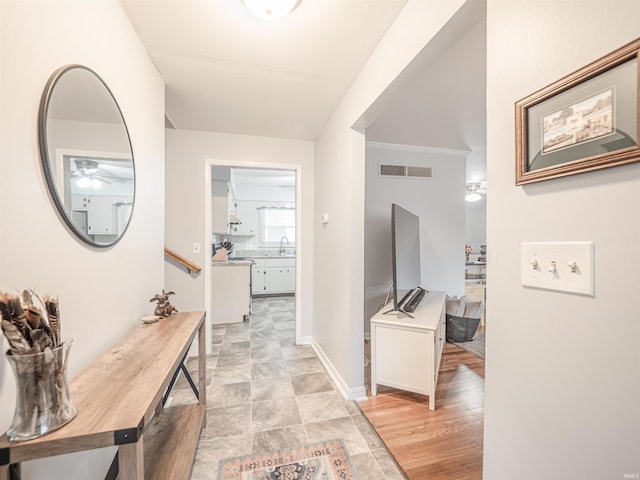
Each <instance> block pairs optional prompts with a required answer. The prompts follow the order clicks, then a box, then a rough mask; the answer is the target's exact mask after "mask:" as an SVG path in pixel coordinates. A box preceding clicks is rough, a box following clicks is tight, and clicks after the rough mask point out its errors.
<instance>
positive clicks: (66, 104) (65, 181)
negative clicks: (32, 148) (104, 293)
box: [38, 65, 135, 247]
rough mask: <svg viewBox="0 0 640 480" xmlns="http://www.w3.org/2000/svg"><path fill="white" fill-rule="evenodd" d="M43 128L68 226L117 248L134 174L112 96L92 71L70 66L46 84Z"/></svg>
mask: <svg viewBox="0 0 640 480" xmlns="http://www.w3.org/2000/svg"><path fill="white" fill-rule="evenodd" d="M38 123H39V125H38V127H39V143H40V159H41V161H42V168H43V170H44V175H45V178H46V181H47V185H48V187H49V192H50V193H51V197H52V199H53V201H54V203H55V205H56V208H57V209H58V212H59V213H60V215H61V216H62V218H63V220H64V221H65V223H66V224H67V225H68V226H69V228H70V229H71V231H72V232H73V233H74V234H76V235H77V236H78V237H79V238H81V239H82V240H83V241H85V242H87V243H88V244H90V245H94V246H96V247H109V246H111V245H113V244H115V243H116V242H117V241H118V240H119V239H120V238H121V237H122V235H123V234H124V232H125V231H126V229H127V226H128V225H129V220H130V218H131V213H132V210H133V203H134V198H135V168H134V162H133V152H132V149H131V141H130V138H129V132H128V130H127V126H126V124H125V122H124V118H123V116H122V112H121V111H120V107H118V103H117V102H116V100H115V98H114V97H113V94H112V93H111V91H110V90H109V88H108V87H107V85H106V84H105V83H104V81H103V80H102V79H101V78H100V77H99V76H98V75H97V74H96V73H95V72H94V71H92V70H91V69H89V68H87V67H84V66H81V65H66V66H64V67H61V68H59V69H58V70H57V71H55V72H54V73H53V75H52V76H51V78H50V79H49V81H48V82H47V85H46V87H45V89H44V93H43V95H42V100H41V102H40V112H39V118H38Z"/></svg>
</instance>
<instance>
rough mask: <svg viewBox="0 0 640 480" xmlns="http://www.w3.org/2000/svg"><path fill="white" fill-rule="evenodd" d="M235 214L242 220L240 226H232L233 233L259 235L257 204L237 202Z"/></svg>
mask: <svg viewBox="0 0 640 480" xmlns="http://www.w3.org/2000/svg"><path fill="white" fill-rule="evenodd" d="M235 214H236V216H237V217H238V218H239V219H240V220H241V223H239V224H238V225H232V226H231V230H232V232H231V233H235V234H236V235H257V234H258V209H257V208H256V205H255V202H243V201H242V200H238V201H236V202H235Z"/></svg>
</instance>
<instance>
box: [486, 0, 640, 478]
mask: <svg viewBox="0 0 640 480" xmlns="http://www.w3.org/2000/svg"><path fill="white" fill-rule="evenodd" d="M487 3H488V10H487V23H488V28H487V32H488V39H487V40H488V69H487V70H488V73H487V75H488V77H487V79H488V81H487V94H488V98H487V106H488V112H487V115H488V123H487V136H488V138H487V139H488V148H487V159H488V179H489V180H490V183H491V191H490V195H489V196H488V202H489V204H488V267H487V275H488V277H489V279H490V281H489V284H488V288H487V307H488V309H489V311H490V312H491V316H490V318H488V320H487V329H488V332H487V360H486V407H485V441H484V451H485V459H484V478H486V479H490V480H502V479H512V478H518V479H522V480H539V479H548V480H554V479H567V478H580V479H585V480H599V479H605V478H606V479H617V478H620V479H622V478H637V476H638V475H639V474H640V455H639V452H640V450H639V446H640V439H639V438H638V432H640V408H638V399H639V398H640V382H639V381H638V379H639V378H640V348H639V347H638V339H639V338H640V321H639V320H638V314H637V312H636V308H635V304H636V301H635V300H636V298H637V297H638V292H639V291H640V281H639V278H640V277H639V276H638V274H637V273H638V272H639V271H640V255H639V254H638V248H637V246H638V245H639V244H640V223H639V222H638V221H637V208H636V207H635V205H636V204H637V195H638V191H640V163H636V164H633V165H627V166H623V167H616V168H612V169H607V170H603V171H600V172H592V173H587V174H580V175H574V176H570V177H567V178H564V179H555V180H548V181H545V182H540V183H536V184H532V185H529V186H525V187H517V186H515V185H514V161H515V160H514V159H515V147H514V145H515V140H514V134H513V132H514V131H515V126H514V102H516V101H517V100H519V99H521V98H523V97H525V96H527V95H529V94H531V93H533V92H534V91H536V90H538V89H540V88H542V87H544V86H546V85H548V84H550V83H552V82H554V81H556V80H558V79H560V78H561V77H563V76H565V75H567V74H569V73H571V72H573V71H575V70H577V69H578V68H580V67H582V66H584V65H587V64H588V63H590V62H592V61H594V60H596V59H598V58H600V57H601V56H603V55H605V54H607V53H609V52H611V51H613V50H615V49H617V48H618V47H620V46H622V45H624V44H625V43H627V42H630V41H632V40H634V39H636V38H637V37H638V36H639V35H640V27H639V26H638V18H639V17H640V2H637V1H628V0H610V1H607V2H602V1H578V0H573V1H569V0H563V1H560V0H555V1H544V2H531V1H529V0H488V2H487ZM572 240H590V241H593V242H595V272H596V278H595V296H594V297H588V296H578V295H571V294H565V293H557V292H552V291H544V290H536V289H529V288H523V287H522V286H521V285H520V268H519V262H520V244H521V242H526V241H572ZM625 474H633V475H634V476H625Z"/></svg>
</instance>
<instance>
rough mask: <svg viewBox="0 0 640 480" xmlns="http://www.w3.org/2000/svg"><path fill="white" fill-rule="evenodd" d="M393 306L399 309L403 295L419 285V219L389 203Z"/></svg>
mask: <svg viewBox="0 0 640 480" xmlns="http://www.w3.org/2000/svg"><path fill="white" fill-rule="evenodd" d="M391 244H392V248H391V250H392V261H393V308H394V310H396V311H400V310H401V304H402V300H403V299H404V297H405V296H406V295H407V294H408V293H410V292H411V291H412V290H414V289H416V288H417V287H419V286H420V219H419V218H418V217H417V216H416V215H414V214H413V213H411V212H409V211H407V210H405V209H404V208H402V207H400V206H399V205H396V204H395V203H394V204H393V205H391Z"/></svg>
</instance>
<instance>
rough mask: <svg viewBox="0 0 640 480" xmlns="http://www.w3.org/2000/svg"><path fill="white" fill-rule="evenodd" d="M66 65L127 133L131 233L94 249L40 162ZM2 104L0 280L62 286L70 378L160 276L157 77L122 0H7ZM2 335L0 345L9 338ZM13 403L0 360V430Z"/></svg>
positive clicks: (105, 345) (30, 474)
mask: <svg viewBox="0 0 640 480" xmlns="http://www.w3.org/2000/svg"><path fill="white" fill-rule="evenodd" d="M105 39H107V40H105ZM71 63H78V64H83V65H86V66H88V67H90V68H92V69H93V70H95V71H96V72H97V73H98V74H99V75H100V76H101V77H102V78H103V79H104V80H105V82H106V84H107V85H108V86H109V88H110V89H111V91H112V92H113V95H114V96H115V98H116V100H117V101H118V103H119V105H120V108H121V110H122V113H123V115H124V118H125V121H126V123H127V127H128V129H129V133H130V135H131V143H132V146H133V154H134V161H135V165H136V204H135V207H134V209H133V216H132V218H131V223H130V225H129V228H128V230H127V232H126V234H125V235H124V237H123V238H122V240H121V241H120V242H119V243H118V244H116V245H115V246H113V247H111V248H106V249H96V248H93V247H89V246H87V245H85V244H84V243H81V242H80V241H78V240H76V238H75V237H74V236H73V235H72V234H71V233H70V232H69V231H68V230H67V228H66V227H65V225H64V222H63V221H62V220H61V219H60V217H59V216H58V214H57V211H56V209H55V207H54V204H53V202H52V201H51V199H50V196H49V193H48V191H47V187H46V183H45V180H44V178H43V174H42V169H41V167H40V158H39V154H38V130H37V118H38V105H39V102H40V97H41V95H42V91H43V89H44V86H45V84H46V82H47V80H48V78H49V76H50V75H51V74H52V73H53V72H54V70H56V69H57V68H58V67H60V66H61V65H65V64H71ZM0 105H2V108H1V109H0V137H1V139H2V140H1V141H0V172H1V173H0V205H2V209H1V210H0V225H2V231H3V235H2V248H1V249H0V290H2V291H9V292H11V291H14V289H15V288H17V289H24V288H35V289H37V291H38V292H40V293H51V294H57V295H58V296H59V301H60V310H61V327H62V333H63V335H64V336H67V337H71V338H72V339H73V347H72V349H71V355H70V359H69V376H70V377H71V378H73V377H75V376H76V375H77V374H78V373H79V372H80V371H82V370H83V369H84V368H85V367H87V366H88V365H89V363H91V362H92V361H93V360H94V359H96V358H97V357H98V356H100V355H101V354H102V353H104V352H105V351H106V350H108V349H109V348H110V347H111V346H112V345H114V344H115V343H116V342H117V341H119V340H120V339H121V338H122V337H123V336H124V335H125V334H126V333H127V332H129V331H130V330H132V329H133V328H135V327H136V326H137V325H138V324H139V323H140V318H141V317H142V316H144V315H148V314H149V313H150V311H152V310H151V309H152V305H150V304H149V299H150V298H151V297H152V296H153V295H154V294H155V293H157V292H158V291H159V290H160V289H161V288H162V286H163V285H162V284H163V282H162V279H163V275H164V266H163V253H162V248H163V231H164V201H163V193H164V192H163V183H164V162H163V157H164V83H163V81H162V79H161V78H160V75H159V74H158V72H157V70H156V69H155V67H154V66H153V64H152V63H151V61H150V60H149V58H148V56H147V54H146V51H145V50H144V48H143V47H142V45H141V43H140V41H139V39H138V37H137V36H136V34H135V32H134V31H133V28H132V27H131V25H130V24H129V21H128V20H127V18H126V16H125V14H124V12H123V10H122V7H121V5H120V3H119V2H117V1H115V0H99V1H92V2H78V1H61V0H60V1H56V2H40V1H38V2H36V1H17V2H7V1H2V2H0ZM1 343H2V352H3V353H4V352H5V351H6V349H7V348H8V347H7V345H6V341H5V340H4V336H3V339H2V342H1ZM3 357H4V355H3ZM14 402H15V382H14V378H13V374H12V372H11V371H10V368H9V367H8V365H7V362H6V360H5V359H4V358H2V359H1V360H0V404H1V405H2V406H3V408H2V409H0V431H5V430H6V429H7V428H8V426H9V423H10V421H11V418H12V416H13V406H14ZM114 454H115V450H114V449H100V450H94V451H91V452H86V453H77V454H72V455H64V456H57V457H51V458H48V459H43V460H38V461H33V462H25V463H24V464H23V468H22V471H23V476H24V478H30V479H34V480H37V479H44V478H104V476H105V474H106V472H107V469H108V467H109V464H110V463H111V460H112V459H113V455H114Z"/></svg>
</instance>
